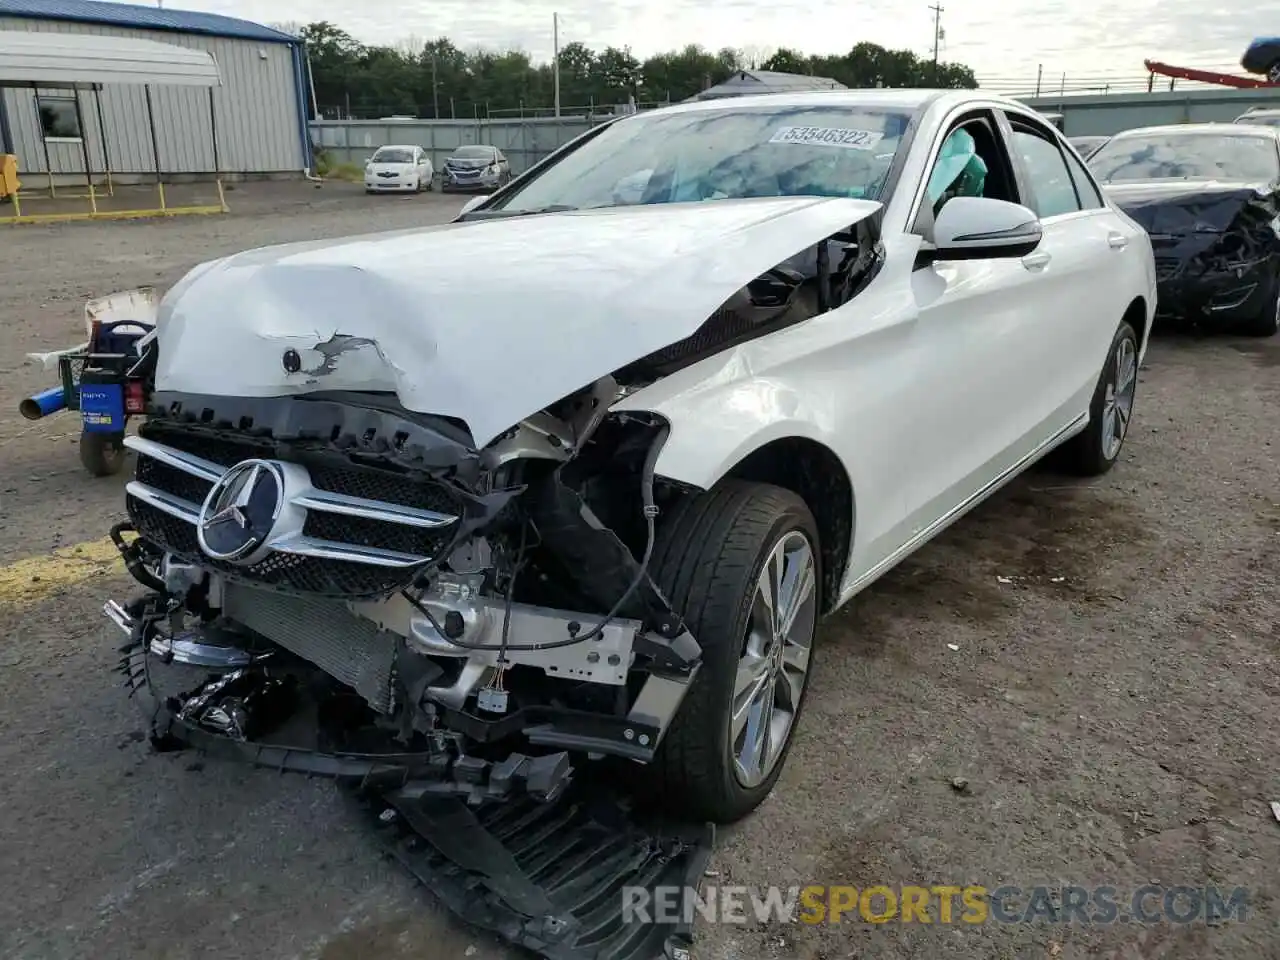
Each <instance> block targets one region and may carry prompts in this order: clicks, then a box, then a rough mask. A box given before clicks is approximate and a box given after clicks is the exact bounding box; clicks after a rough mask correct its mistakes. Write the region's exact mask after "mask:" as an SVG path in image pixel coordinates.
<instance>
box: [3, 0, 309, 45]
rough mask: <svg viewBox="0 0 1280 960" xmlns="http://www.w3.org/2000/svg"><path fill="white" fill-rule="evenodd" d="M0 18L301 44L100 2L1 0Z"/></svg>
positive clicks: (242, 25) (200, 18)
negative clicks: (21, 18) (58, 21)
mask: <svg viewBox="0 0 1280 960" xmlns="http://www.w3.org/2000/svg"><path fill="white" fill-rule="evenodd" d="M0 17H25V18H27V19H30V20H70V21H74V22H77V23H96V24H101V25H103V26H112V27H133V28H135V29H140V30H167V31H169V32H171V33H200V34H205V35H206V36H211V37H231V38H234V39H240V40H262V41H266V42H269V43H292V44H298V43H300V42H301V41H300V40H298V38H297V37H291V36H290V35H289V34H287V33H284V32H282V31H280V30H272V29H271V28H270V27H264V26H262V25H261V24H259V23H253V22H251V21H249V20H239V19H237V18H235V17H224V16H222V15H220V14H216V13H197V12H195V11H193V10H170V9H168V8H161V7H143V6H138V5H136V4H131V3H105V2H100V0H0Z"/></svg>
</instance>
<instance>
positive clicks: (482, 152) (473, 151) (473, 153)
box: [453, 147, 493, 160]
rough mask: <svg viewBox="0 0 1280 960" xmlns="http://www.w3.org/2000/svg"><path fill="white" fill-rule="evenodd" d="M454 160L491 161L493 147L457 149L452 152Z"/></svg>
mask: <svg viewBox="0 0 1280 960" xmlns="http://www.w3.org/2000/svg"><path fill="white" fill-rule="evenodd" d="M453 158H454V159H455V160H492V159H493V147H459V148H458V149H457V150H455V151H453Z"/></svg>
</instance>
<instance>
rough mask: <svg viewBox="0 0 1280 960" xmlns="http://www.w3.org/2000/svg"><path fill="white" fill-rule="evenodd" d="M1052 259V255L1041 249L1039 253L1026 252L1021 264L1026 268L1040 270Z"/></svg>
mask: <svg viewBox="0 0 1280 960" xmlns="http://www.w3.org/2000/svg"><path fill="white" fill-rule="evenodd" d="M1052 259H1053V257H1051V256H1049V254H1047V253H1045V252H1043V251H1041V252H1040V253H1028V254H1027V255H1026V256H1025V257H1023V258H1022V265H1023V266H1024V267H1026V268H1027V269H1028V270H1040V269H1042V268H1043V267H1047V266H1048V265H1049V261H1050V260H1052Z"/></svg>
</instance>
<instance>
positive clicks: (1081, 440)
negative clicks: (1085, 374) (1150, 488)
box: [1057, 320, 1138, 477]
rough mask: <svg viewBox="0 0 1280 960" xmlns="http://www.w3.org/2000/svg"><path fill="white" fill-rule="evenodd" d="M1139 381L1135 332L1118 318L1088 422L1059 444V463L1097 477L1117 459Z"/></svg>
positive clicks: (1127, 427) (1125, 321) (1066, 469)
mask: <svg viewBox="0 0 1280 960" xmlns="http://www.w3.org/2000/svg"><path fill="white" fill-rule="evenodd" d="M1137 385H1138V335H1137V333H1135V332H1134V329H1133V327H1131V326H1130V325H1129V322H1128V321H1127V320H1124V321H1121V323H1120V326H1119V327H1118V328H1117V329H1116V333H1115V337H1113V338H1112V340H1111V349H1110V350H1108V351H1107V360H1106V363H1104V364H1103V366H1102V373H1101V374H1099V376H1098V385H1097V386H1096V387H1095V388H1094V391H1093V401H1092V402H1091V403H1090V404H1089V426H1088V427H1087V428H1086V429H1085V431H1084V432H1083V433H1079V434H1076V436H1074V437H1072V438H1071V439H1070V440H1068V441H1067V442H1066V443H1065V444H1063V445H1062V447H1061V448H1059V451H1058V453H1059V456H1058V457H1057V462H1058V465H1059V466H1061V468H1062V469H1063V470H1065V471H1067V472H1068V473H1073V474H1076V475H1078V476H1082V477H1100V476H1102V475H1103V474H1104V473H1106V472H1107V471H1108V470H1110V469H1111V468H1112V467H1114V466H1115V464H1116V461H1117V460H1119V459H1120V453H1121V451H1122V450H1123V449H1124V441H1125V438H1126V437H1127V436H1128V435H1129V423H1130V422H1131V420H1132V418H1133V407H1134V397H1135V395H1136V392H1137Z"/></svg>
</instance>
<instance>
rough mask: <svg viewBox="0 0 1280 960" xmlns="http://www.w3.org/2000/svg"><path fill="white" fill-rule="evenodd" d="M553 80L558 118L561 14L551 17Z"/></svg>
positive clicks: (554, 14)
mask: <svg viewBox="0 0 1280 960" xmlns="http://www.w3.org/2000/svg"><path fill="white" fill-rule="evenodd" d="M551 47H552V50H553V51H554V52H553V54H552V68H551V70H552V78H553V81H552V82H553V83H554V86H555V96H556V116H557V117H558V116H560V14H558V13H553V14H552V15H551Z"/></svg>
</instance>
